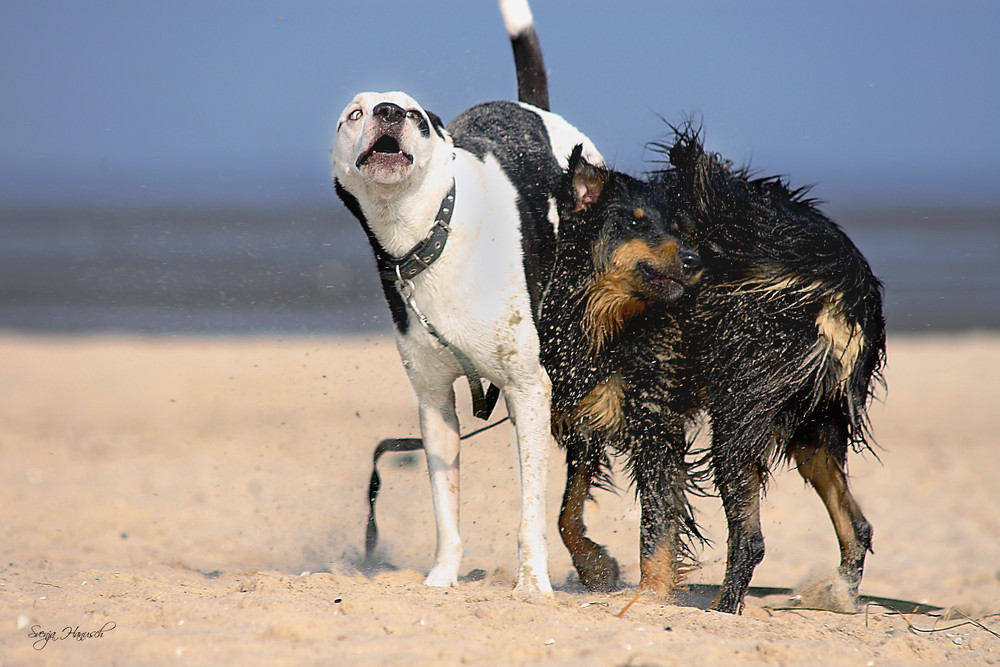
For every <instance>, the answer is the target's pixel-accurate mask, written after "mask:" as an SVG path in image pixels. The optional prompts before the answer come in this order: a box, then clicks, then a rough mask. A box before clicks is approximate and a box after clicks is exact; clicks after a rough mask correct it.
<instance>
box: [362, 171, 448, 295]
mask: <svg viewBox="0 0 1000 667" xmlns="http://www.w3.org/2000/svg"><path fill="white" fill-rule="evenodd" d="M454 210H455V181H454V179H452V181H451V189H450V190H448V194H446V195H445V197H444V199H443V200H442V201H441V206H440V208H438V212H437V215H436V216H435V217H434V225H433V226H432V227H431V230H430V231H429V232H427V236H426V237H424V240H423V241H421V242H420V243H418V244H417V245H415V246H413V248H412V249H411V250H410V252H408V253H406V254H405V255H403V256H402V257H393V256H392V255H390V254H388V253H387V252H385V251H384V250H382V249H381V248H379V249H378V250H377V251H376V254H377V255H378V265H379V275H380V276H381V277H382V280H385V281H388V282H392V281H394V280H412V279H413V277H414V276H416V275H417V274H418V273H420V272H421V271H423V270H424V269H426V268H428V267H429V266H430V265H431V264H433V263H434V262H435V261H436V260H437V258H438V257H440V256H441V253H443V252H444V245H445V243H447V241H448V232H449V231H451V227H450V224H451V215H452V213H453V212H454Z"/></svg>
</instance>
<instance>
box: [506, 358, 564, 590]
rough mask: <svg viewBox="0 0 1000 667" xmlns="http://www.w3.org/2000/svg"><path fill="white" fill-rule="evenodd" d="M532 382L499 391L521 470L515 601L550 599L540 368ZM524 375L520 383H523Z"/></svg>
mask: <svg viewBox="0 0 1000 667" xmlns="http://www.w3.org/2000/svg"><path fill="white" fill-rule="evenodd" d="M536 372H537V375H536V377H537V378H538V381H537V382H534V383H525V384H524V385H520V386H511V385H508V386H507V387H505V388H504V395H505V398H506V400H507V408H508V410H509V411H510V412H511V419H512V420H513V421H514V428H515V429H516V431H517V452H518V458H519V460H520V464H521V523H520V525H519V526H518V530H517V553H518V560H519V563H520V565H519V568H518V574H517V586H516V588H515V591H516V592H517V593H519V594H521V595H529V596H530V595H537V594H550V593H552V584H551V583H550V581H549V564H548V544H547V540H546V517H545V494H546V488H547V486H548V472H549V449H550V447H551V446H552V445H553V438H552V422H551V414H550V411H551V401H552V385H551V383H550V382H549V378H548V375H546V374H545V371H544V370H543V369H542V367H541V366H538V367H537V371H536ZM529 375H530V374H528V373H525V374H523V375H522V376H521V377H528V376H529Z"/></svg>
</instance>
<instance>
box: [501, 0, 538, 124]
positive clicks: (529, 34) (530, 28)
mask: <svg viewBox="0 0 1000 667" xmlns="http://www.w3.org/2000/svg"><path fill="white" fill-rule="evenodd" d="M500 13H501V14H503V22H504V25H505V26H506V27H507V34H508V35H509V36H510V45H511V47H512V48H513V49H514V68H515V69H516V70H517V99H518V100H520V101H521V102H525V103H527V104H531V105H533V106H536V107H538V108H539V109H544V110H545V111H549V82H548V78H547V77H546V75H545V61H544V60H543V59H542V47H541V45H540V44H539V43H538V34H537V33H536V32H535V19H534V17H533V16H532V15H531V7H529V6H528V0H500Z"/></svg>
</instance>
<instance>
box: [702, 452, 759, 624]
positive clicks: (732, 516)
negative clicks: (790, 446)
mask: <svg viewBox="0 0 1000 667" xmlns="http://www.w3.org/2000/svg"><path fill="white" fill-rule="evenodd" d="M713 465H714V466H715V481H716V486H717V487H718V489H719V494H720V495H721V496H722V506H723V508H724V509H725V512H726V522H727V523H728V525H729V543H728V554H727V557H726V575H725V579H723V582H722V588H721V589H720V590H719V595H718V596H717V597H716V598H715V601H714V602H712V605H711V609H717V610H718V611H724V612H728V613H730V614H740V613H742V612H743V601H744V598H745V597H746V594H747V589H748V588H749V586H750V579H751V577H752V576H753V571H754V568H756V567H757V565H758V564H759V563H760V562H761V560H763V559H764V535H763V533H762V532H761V528H760V495H761V490H762V485H763V477H764V469H763V467H762V466H761V464H760V463H758V462H755V461H748V462H746V463H745V464H744V465H741V466H738V467H737V466H736V465H734V462H731V461H721V462H720V461H718V460H715V459H713ZM720 473H724V474H720Z"/></svg>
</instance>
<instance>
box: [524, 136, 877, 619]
mask: <svg viewBox="0 0 1000 667" xmlns="http://www.w3.org/2000/svg"><path fill="white" fill-rule="evenodd" d="M661 148H662V150H663V151H664V152H665V154H666V155H667V157H668V158H669V163H670V167H669V168H668V169H666V170H665V171H663V172H661V173H659V174H656V175H655V176H654V178H653V179H652V180H651V186H652V188H653V196H654V197H659V198H660V199H661V203H660V206H661V208H660V209H659V210H660V211H661V212H660V213H658V214H657V215H658V216H668V217H671V218H672V219H673V221H674V222H675V223H676V224H677V225H678V227H679V231H680V235H681V238H683V239H685V240H687V241H688V242H689V243H690V244H691V247H692V248H693V249H694V250H695V251H696V252H697V253H698V256H700V257H701V261H702V262H703V263H704V269H705V270H704V276H703V277H702V278H701V281H700V282H699V284H698V285H697V286H696V287H694V289H688V290H681V289H674V288H673V286H670V285H667V286H665V287H664V288H663V289H661V290H660V291H659V292H657V291H650V290H649V289H648V288H646V287H645V286H644V284H643V281H647V282H648V278H649V275H650V272H649V269H648V265H649V264H650V262H648V261H647V260H645V259H644V258H643V253H645V252H647V244H646V243H645V242H643V243H642V251H641V252H637V250H636V246H637V243H638V241H637V239H640V238H642V236H643V234H641V233H637V232H638V231H639V230H641V226H642V224H643V222H644V221H646V220H648V218H649V217H650V213H651V208H649V207H647V206H644V205H643V202H645V201H646V199H645V197H647V196H648V195H643V198H637V197H636V196H635V195H634V194H633V193H631V192H624V191H622V190H620V189H616V190H614V191H609V190H608V188H607V184H608V183H611V182H612V181H611V177H610V176H609V174H608V173H607V172H605V171H603V170H600V169H597V168H594V167H591V166H589V165H587V164H586V163H585V162H583V161H581V160H576V161H575V162H572V161H571V162H572V163H571V167H570V169H571V172H572V176H571V178H572V179H573V181H574V183H575V185H574V186H573V187H572V188H569V189H568V190H567V192H569V194H568V195H567V197H568V198H569V201H567V202H564V203H563V205H562V207H561V209H560V212H561V215H562V221H561V223H560V229H561V232H560V235H561V238H560V242H559V251H560V254H559V262H558V264H557V267H556V272H557V273H556V279H555V280H553V282H552V287H551V288H550V292H551V295H550V296H551V297H552V298H550V300H549V301H547V304H548V303H551V304H552V306H551V307H550V306H548V305H546V307H545V308H544V309H543V312H544V313H545V315H546V318H547V319H546V320H545V326H546V327H547V329H546V331H547V332H548V333H547V334H543V335H542V338H543V340H550V341H555V343H553V344H551V345H549V346H543V349H542V353H543V362H544V363H545V365H546V368H547V369H548V371H549V375H550V377H551V378H552V380H553V411H554V414H555V419H554V425H555V427H556V429H557V435H558V436H559V439H560V442H561V444H563V445H564V446H565V447H566V449H567V462H568V465H569V469H568V477H567V488H566V493H565V495H564V499H563V506H562V511H561V514H560V521H559V527H560V533H561V535H562V537H563V541H564V543H565V544H566V546H567V548H568V549H569V550H570V552H571V554H572V556H573V562H574V565H575V566H576V568H577V570H578V572H579V573H580V577H581V580H582V581H583V583H584V584H585V585H587V586H589V587H591V588H598V589H610V588H614V587H615V586H616V585H617V580H618V567H617V564H616V563H615V561H614V559H613V558H611V557H610V556H609V555H608V554H607V552H606V551H605V550H604V549H603V548H602V547H600V546H598V545H596V544H595V543H594V542H592V541H591V540H590V539H589V538H587V537H586V535H585V532H586V529H585V526H584V524H583V502H584V500H585V499H586V498H587V497H589V493H590V490H591V488H592V487H593V486H595V485H598V486H599V485H601V484H602V482H604V481H606V479H607V476H606V475H607V471H608V464H609V453H621V454H624V455H625V457H626V461H627V464H628V466H629V470H630V472H631V475H632V478H633V481H634V484H635V488H636V491H637V493H638V496H639V500H640V504H641V509H642V518H641V530H640V535H641V537H640V541H641V544H640V552H641V553H640V555H641V560H640V569H641V580H640V591H643V592H659V593H666V594H669V593H670V591H671V590H673V588H674V587H675V586H677V585H678V583H679V582H680V581H681V580H682V577H683V574H684V572H685V570H686V569H688V568H690V567H692V566H693V565H694V561H693V549H692V546H693V543H695V542H697V541H698V539H699V538H700V535H699V533H698V529H697V526H696V524H695V522H694V519H693V516H692V512H691V508H690V505H689V504H688V500H687V494H688V491H689V490H690V489H691V488H692V487H698V488H701V487H702V486H703V483H704V482H706V481H707V478H708V476H709V475H710V477H711V480H712V481H713V482H714V485H715V487H716V488H717V490H718V492H719V494H720V495H721V497H722V502H723V506H724V509H725V512H726V517H727V521H728V524H729V549H728V559H727V567H726V575H725V581H724V582H723V585H722V588H721V591H720V593H719V596H718V598H717V599H716V600H715V602H714V603H713V607H714V608H716V609H719V610H722V611H727V612H735V613H738V612H739V611H740V610H741V609H742V606H743V599H744V596H745V595H746V592H747V588H748V585H749V582H750V578H751V576H752V574H753V570H754V568H755V566H756V565H757V564H758V563H759V562H760V560H761V559H762V558H763V555H764V540H763V536H762V534H761V529H760V499H761V493H762V491H763V487H764V483H765V481H766V479H767V477H768V475H769V473H770V471H771V469H772V468H773V466H774V464H775V463H776V462H777V461H778V460H779V459H781V458H782V457H787V458H788V459H789V460H791V461H794V463H795V465H796V468H797V469H798V471H799V472H800V473H801V475H802V476H803V477H804V478H805V479H806V480H807V481H808V482H809V483H810V484H811V485H812V486H813V487H814V488H815V489H816V491H817V493H818V494H819V496H820V498H821V499H822V500H823V502H824V504H825V505H826V508H827V510H828V512H829V514H830V517H831V519H832V521H833V524H834V528H835V530H836V532H837V537H838V540H839V542H840V550H841V563H840V569H839V575H840V578H841V579H843V581H844V583H845V584H846V586H847V588H848V590H849V591H850V592H851V593H853V594H856V593H857V589H858V585H859V582H860V580H861V574H862V570H863V567H864V560H865V555H866V552H867V551H869V550H870V548H871V535H872V531H871V528H870V526H869V524H868V521H867V520H866V519H865V517H864V515H863V514H862V513H861V510H860V508H859V506H858V504H857V502H856V501H855V500H854V498H853V496H852V495H851V492H850V489H849V488H848V483H847V477H846V474H845V473H846V456H847V451H848V449H849V448H850V447H852V446H853V447H855V448H860V447H864V446H866V444H867V441H868V423H867V418H866V407H867V405H868V402H869V399H870V391H871V386H872V384H873V382H875V381H877V380H878V379H879V378H880V370H881V367H882V364H883V360H884V345H885V337H884V321H883V318H882V309H881V285H880V283H879V281H878V280H877V279H876V278H875V277H874V276H873V274H872V272H871V270H870V268H869V266H868V264H867V262H866V261H865V259H864V258H863V257H862V255H861V253H860V252H859V251H858V250H857V248H856V247H855V246H854V245H853V244H852V243H851V241H850V240H849V239H848V238H847V236H846V235H845V234H844V233H843V232H842V231H841V230H840V228H839V227H838V226H837V225H836V224H834V223H833V222H832V221H830V220H829V219H828V218H826V217H825V216H824V215H823V214H822V213H820V212H819V210H818V209H817V208H816V207H815V206H814V204H813V203H812V202H810V201H809V200H807V199H805V198H804V197H803V195H802V192H796V191H792V190H790V189H789V188H788V187H787V186H786V185H785V184H784V183H782V182H781V181H780V180H778V179H773V178H770V179H751V178H750V177H749V176H748V174H747V173H746V172H745V171H741V170H734V169H733V168H732V167H731V166H730V165H729V164H728V163H726V162H725V161H723V160H721V159H720V158H719V157H718V156H715V155H711V154H708V153H706V152H705V151H704V149H703V147H702V144H701V142H700V139H699V137H698V135H697V133H695V132H693V131H684V132H680V133H679V134H678V136H677V137H676V142H675V143H674V144H673V146H669V147H667V146H662V147H661ZM602 186H603V187H602ZM580 192H586V193H588V197H589V198H590V200H592V201H594V202H595V204H593V205H586V204H581V203H580V201H579V200H578V199H576V198H575V197H576V194H575V193H580ZM631 210H634V211H635V215H634V217H635V220H634V224H633V225H632V226H631V227H626V228H624V229H625V232H626V233H625V234H624V235H623V234H621V233H620V232H618V231H615V232H614V233H608V231H606V230H596V231H595V222H594V221H593V218H598V219H601V218H602V217H603V218H606V217H607V216H608V212H609V211H611V212H614V211H618V212H621V211H631ZM570 220H573V221H574V222H569V221H570ZM630 232H631V236H630V234H629V233H630ZM650 251H654V250H650ZM660 254H661V255H662V254H663V253H662V251H661V253H660ZM664 256H667V257H675V256H676V254H672V253H671V252H669V251H668V252H666V253H665V255H664ZM681 256H683V253H682V255H681ZM692 256H693V255H692ZM587 258H589V259H590V264H589V266H587V267H586V268H584V269H581V265H582V263H583V262H584V261H585V260H586V259H587ZM700 268H701V267H700V264H699V265H698V269H699V271H698V272H699V273H700ZM682 275H683V274H682ZM688 277H690V278H692V279H693V278H695V277H696V276H695V274H693V273H691V274H688ZM681 291H684V294H679V292H681ZM559 304H562V305H561V306H560V305H559ZM556 334H562V335H556ZM700 412H704V413H706V414H707V415H708V417H709V419H710V423H711V430H712V440H711V445H710V447H709V449H708V451H707V452H706V453H705V456H704V457H703V458H702V461H701V462H702V463H703V464H704V465H705V468H704V470H703V471H702V474H700V475H699V474H696V473H695V471H694V470H692V469H691V466H690V465H689V464H688V463H686V462H685V461H686V457H687V455H688V453H689V440H688V438H687V437H686V435H685V434H686V429H687V427H688V426H689V425H690V423H691V421H692V419H693V418H694V417H695V416H696V415H697V414H698V413H700Z"/></svg>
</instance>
